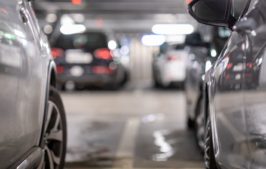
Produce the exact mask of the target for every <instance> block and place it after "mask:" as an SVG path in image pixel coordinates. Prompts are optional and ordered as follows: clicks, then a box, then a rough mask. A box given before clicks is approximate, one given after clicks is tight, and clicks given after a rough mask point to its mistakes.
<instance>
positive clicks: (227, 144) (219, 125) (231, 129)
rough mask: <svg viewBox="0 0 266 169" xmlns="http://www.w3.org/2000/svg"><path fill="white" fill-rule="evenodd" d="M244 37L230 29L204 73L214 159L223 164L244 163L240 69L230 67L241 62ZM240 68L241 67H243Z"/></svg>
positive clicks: (241, 79)
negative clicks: (207, 92) (227, 36)
mask: <svg viewBox="0 0 266 169" xmlns="http://www.w3.org/2000/svg"><path fill="white" fill-rule="evenodd" d="M244 57H245V41H244V37H242V35H240V34H238V33H236V32H233V33H232V36H231V37H230V39H229V41H228V42H227V45H226V47H225V50H223V51H222V53H221V56H220V57H219V58H218V60H217V61H216V63H215V65H214V66H213V68H212V69H211V72H210V73H209V74H208V75H209V76H211V77H208V82H207V84H209V89H208V90H209V93H210V96H209V98H210V99H209V104H210V119H211V122H212V131H213V142H214V151H215V156H216V160H217V162H218V163H219V164H222V165H223V166H224V167H226V168H228V167H229V168H230V167H232V164H233V166H234V167H235V168H239V167H241V166H245V165H246V164H245V162H246V155H247V154H245V155H244V154H243V152H242V151H246V153H247V151H248V150H242V147H241V145H242V143H243V142H245V143H247V138H246V124H245V115H244V100H243V89H242V83H243V82H244V80H243V72H242V71H240V72H237V73H235V71H233V70H232V68H233V67H234V65H238V64H241V65H243V64H244ZM243 70H244V69H243Z"/></svg>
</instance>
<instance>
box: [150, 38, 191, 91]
mask: <svg viewBox="0 0 266 169" xmlns="http://www.w3.org/2000/svg"><path fill="white" fill-rule="evenodd" d="M186 59H187V52H186V51H185V49H184V45H183V44H174V45H170V44H168V43H164V44H163V45H162V46H161V47H160V52H159V54H158V55H155V56H154V58H153V63H152V72H153V81H154V86H155V87H169V86H170V85H175V86H179V87H183V85H184V81H185V78H186Z"/></svg>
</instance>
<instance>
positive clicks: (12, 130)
mask: <svg viewBox="0 0 266 169" xmlns="http://www.w3.org/2000/svg"><path fill="white" fill-rule="evenodd" d="M0 7H1V8H0V13H1V14H0V34H1V41H0V49H1V56H0V78H1V80H0V87H1V89H2V90H1V91H0V100H1V102H0V107H1V110H0V114H1V118H0V127H1V130H0V154H2V155H1V156H0V161H1V163H0V168H7V167H9V166H11V165H13V164H14V163H17V162H18V161H21V158H23V157H24V155H25V154H27V153H28V152H29V151H30V150H31V149H32V148H33V147H36V146H39V142H40V136H41V130H42V124H43V117H44V109H45V108H44V107H45V100H46V87H47V79H48V78H47V77H48V65H49V62H50V61H51V57H50V54H49V53H50V50H49V45H48V43H47V40H46V38H45V36H44V35H43V34H42V32H41V31H40V29H39V27H38V24H37V20H36V18H35V15H33V14H34V13H33V10H32V8H31V4H30V2H28V1H26V0H25V1H24V0H18V1H6V0H1V1H0ZM23 17H24V18H23ZM23 19H25V20H23Z"/></svg>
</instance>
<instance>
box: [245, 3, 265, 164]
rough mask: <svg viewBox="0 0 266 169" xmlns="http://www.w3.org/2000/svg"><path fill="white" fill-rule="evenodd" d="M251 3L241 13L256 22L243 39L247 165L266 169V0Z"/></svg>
mask: <svg viewBox="0 0 266 169" xmlns="http://www.w3.org/2000/svg"><path fill="white" fill-rule="evenodd" d="M253 5H254V7H252V6H251V7H250V10H249V12H248V13H247V14H246V16H245V17H246V18H247V19H251V20H253V21H255V22H254V23H255V25H256V26H254V29H253V30H252V31H251V32H250V33H247V40H246V43H247V45H248V46H249V48H248V50H247V57H246V58H245V68H246V69H245V77H244V78H245V82H244V85H245V91H244V102H245V115H246V123H247V133H248V138H249V144H248V148H249V165H250V168H266V161H265V159H266V155H265V153H266V146H265V145H266V116H265V110H266V20H265V17H266V11H265V8H266V2H265V1H263V0H259V1H257V3H255V4H253Z"/></svg>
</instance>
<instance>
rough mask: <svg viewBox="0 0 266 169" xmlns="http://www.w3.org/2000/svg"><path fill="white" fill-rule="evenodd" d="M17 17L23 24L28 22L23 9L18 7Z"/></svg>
mask: <svg viewBox="0 0 266 169" xmlns="http://www.w3.org/2000/svg"><path fill="white" fill-rule="evenodd" d="M19 15H20V19H21V21H22V22H23V23H27V22H28V17H27V15H26V11H25V9H24V7H20V9H19Z"/></svg>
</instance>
